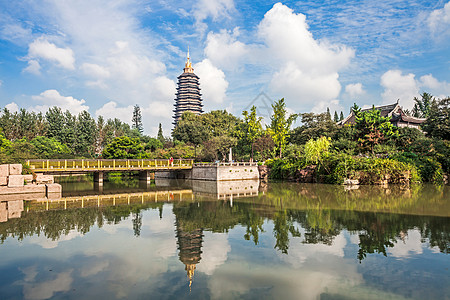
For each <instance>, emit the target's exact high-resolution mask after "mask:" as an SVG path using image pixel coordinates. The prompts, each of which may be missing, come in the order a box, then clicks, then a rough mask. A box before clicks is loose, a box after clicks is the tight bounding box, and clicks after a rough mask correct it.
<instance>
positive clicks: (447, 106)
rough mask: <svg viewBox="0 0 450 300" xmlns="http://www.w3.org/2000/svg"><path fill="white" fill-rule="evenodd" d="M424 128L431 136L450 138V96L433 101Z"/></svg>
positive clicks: (443, 138)
mask: <svg viewBox="0 0 450 300" xmlns="http://www.w3.org/2000/svg"><path fill="white" fill-rule="evenodd" d="M423 129H424V130H425V132H426V133H427V135H428V136H430V137H433V138H437V139H442V140H450V97H447V98H445V99H440V100H435V99H434V100H433V101H432V102H431V105H430V108H429V114H428V118H427V120H426V121H425V123H424V124H423Z"/></svg>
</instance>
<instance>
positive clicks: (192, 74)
mask: <svg viewBox="0 0 450 300" xmlns="http://www.w3.org/2000/svg"><path fill="white" fill-rule="evenodd" d="M183 77H194V78H197V79H199V77H198V76H197V75H195V73H187V72H184V73H182V74H181V75H180V76H178V77H177V78H178V79H179V78H183Z"/></svg>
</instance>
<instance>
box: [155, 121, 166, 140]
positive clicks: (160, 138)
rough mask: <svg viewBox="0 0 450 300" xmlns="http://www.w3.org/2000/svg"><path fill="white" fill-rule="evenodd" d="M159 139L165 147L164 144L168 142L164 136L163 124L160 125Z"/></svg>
mask: <svg viewBox="0 0 450 300" xmlns="http://www.w3.org/2000/svg"><path fill="white" fill-rule="evenodd" d="M157 139H158V140H159V141H160V142H161V143H162V144H163V145H164V142H165V141H166V139H165V138H164V134H163V129H162V125H161V123H159V127H158V136H157Z"/></svg>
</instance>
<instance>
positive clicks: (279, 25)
mask: <svg viewBox="0 0 450 300" xmlns="http://www.w3.org/2000/svg"><path fill="white" fill-rule="evenodd" d="M258 35H259V36H260V37H261V38H262V39H263V41H264V42H265V44H266V45H267V54H266V56H265V57H266V61H265V63H267V62H269V63H271V64H272V66H273V67H275V68H277V69H278V70H277V71H276V72H275V73H274V75H273V78H272V81H271V83H270V86H271V88H272V89H273V90H274V91H275V92H277V93H280V94H282V95H283V96H285V97H286V98H287V102H288V103H289V105H290V106H292V107H293V108H295V109H302V108H305V106H307V107H310V106H311V104H312V103H314V102H315V101H328V100H332V99H335V98H336V97H338V95H339V93H340V90H341V85H340V83H339V80H338V79H339V74H338V71H339V70H340V69H342V68H344V67H346V66H347V65H348V64H349V62H350V59H351V58H352V57H353V56H354V50H352V49H349V48H347V47H345V46H340V45H335V44H330V43H328V42H327V41H318V40H315V39H314V38H313V36H312V34H311V32H310V31H309V30H308V24H307V23H306V17H305V15H303V14H300V13H299V14H296V13H294V12H293V10H292V9H290V8H289V7H287V6H285V5H283V4H281V3H277V4H275V5H274V6H273V8H272V9H271V10H269V11H268V12H267V13H266V14H265V15H264V19H263V20H262V21H261V23H260V24H259V25H258ZM293 103H295V106H294V105H292V104H293Z"/></svg>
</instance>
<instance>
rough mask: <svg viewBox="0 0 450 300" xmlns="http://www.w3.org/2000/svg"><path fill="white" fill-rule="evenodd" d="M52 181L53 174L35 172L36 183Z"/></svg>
mask: <svg viewBox="0 0 450 300" xmlns="http://www.w3.org/2000/svg"><path fill="white" fill-rule="evenodd" d="M49 183H54V180H53V175H43V174H36V184H49Z"/></svg>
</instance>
